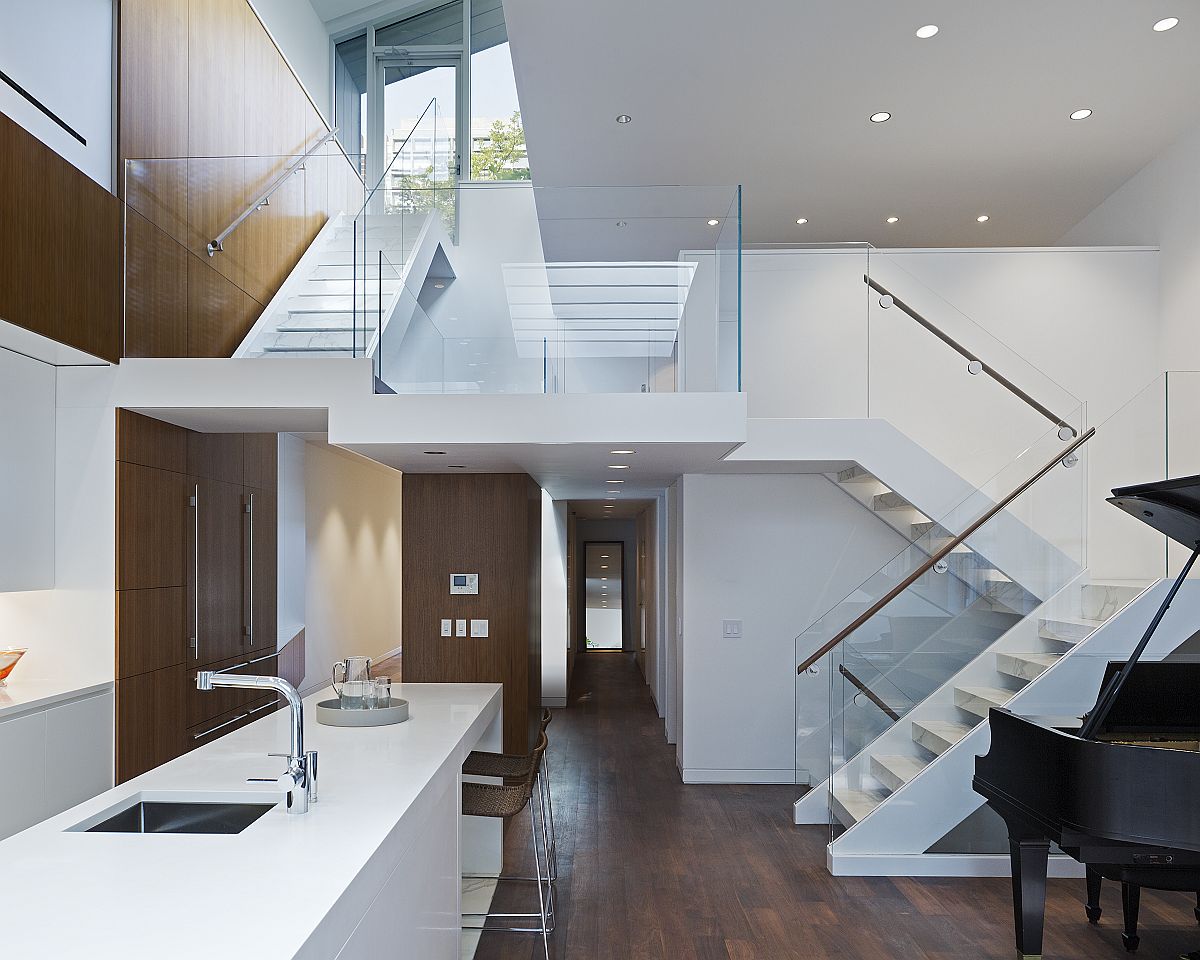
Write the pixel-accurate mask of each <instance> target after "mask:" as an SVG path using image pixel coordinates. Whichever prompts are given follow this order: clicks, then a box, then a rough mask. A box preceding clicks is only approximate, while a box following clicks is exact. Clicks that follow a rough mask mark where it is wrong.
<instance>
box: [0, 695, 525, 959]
mask: <svg viewBox="0 0 1200 960" xmlns="http://www.w3.org/2000/svg"><path fill="white" fill-rule="evenodd" d="M330 696H332V691H330V690H323V691H321V692H319V693H317V694H313V695H311V696H309V697H307V698H305V700H304V713H305V744H306V747H307V749H309V750H316V751H317V752H318V754H319V765H318V771H319V772H318V790H319V796H318V801H317V802H316V803H315V804H314V805H313V806H312V807H311V808H310V810H309V812H308V813H306V814H289V813H287V812H286V811H285V809H284V805H283V803H282V794H281V793H280V792H279V788H277V787H276V786H275V784H274V783H273V782H263V778H265V780H266V781H271V780H273V779H274V778H276V777H278V776H279V775H280V774H281V773H282V772H283V767H284V761H283V760H282V759H279V758H271V757H268V756H267V754H268V753H281V752H285V751H286V750H287V746H288V733H289V729H290V726H289V724H290V711H288V710H287V709H283V710H279V711H277V712H275V713H273V714H271V715H270V716H268V717H265V718H264V719H262V720H259V721H257V722H256V723H253V724H251V725H249V726H247V727H243V728H242V729H240V730H237V731H235V732H234V733H231V734H229V735H228V736H226V737H223V738H221V739H220V740H217V741H214V742H213V743H211V744H208V745H207V746H203V747H200V748H199V749H197V750H194V751H192V752H191V753H188V754H185V755H184V756H181V757H179V758H178V759H176V760H173V761H171V762H170V763H167V764H164V765H163V766H161V767H158V768H157V769H155V770H151V771H150V772H148V773H145V774H143V775H142V776H140V777H137V778H135V779H133V780H130V781H129V782H127V783H124V784H122V785H121V786H119V787H117V788H115V789H113V790H109V791H107V792H105V793H102V794H100V795H99V796H97V797H94V798H93V799H91V800H89V801H87V802H85V803H82V804H79V805H78V806H76V807H73V808H71V809H70V810H67V811H66V812H65V813H62V814H59V815H58V816H56V817H52V818H51V819H49V820H46V821H44V822H42V823H39V824H37V825H35V826H33V827H30V828H29V829H28V830H25V831H24V832H22V833H19V834H17V835H16V836H13V837H11V838H9V839H8V840H5V841H3V842H2V843H0V902H2V903H3V904H4V913H5V916H6V917H7V918H8V919H7V920H6V922H5V924H4V928H3V931H2V932H0V956H4V957H5V958H12V960H26V958H31V960H32V958H42V957H59V956H64V957H65V956H87V957H89V958H91V960H110V958H111V960H117V958H120V960H132V958H137V960H151V958H153V960H159V958H163V957H171V958H172V960H191V958H195V960H202V958H203V960H217V958H220V960H234V958H242V957H246V958H250V957H253V958H255V960H293V958H302V960H334V958H337V960H365V958H376V957H385V956H387V957H391V956H396V957H401V956H403V957H413V958H420V960H442V958H444V960H457V958H458V957H459V949H460V947H459V939H460V906H459V904H460V897H461V883H460V876H461V873H462V871H463V869H464V862H465V868H466V869H470V870H473V871H481V872H495V871H496V870H498V868H499V857H500V832H499V830H498V829H490V828H491V827H492V826H498V824H497V825H492V824H488V823H481V822H479V821H471V820H469V821H466V824H465V826H466V829H464V828H463V826H464V825H463V822H462V818H461V817H460V815H459V810H460V802H461V801H460V798H461V791H460V788H459V784H460V781H461V765H462V762H463V760H464V759H465V758H466V756H467V754H468V753H469V752H470V751H471V750H472V749H475V748H476V747H480V748H483V749H499V746H500V729H501V723H500V714H501V709H500V707H501V687H500V685H499V684H492V683H476V684H396V685H394V687H393V696H395V697H402V698H403V699H405V700H407V701H408V702H409V707H410V717H411V718H410V719H409V720H408V721H406V722H404V723H400V724H396V725H393V726H386V727H365V728H353V727H327V726H323V725H320V724H318V723H316V720H315V706H316V702H317V701H318V700H321V699H327V698H329V697H330ZM139 798H140V799H144V800H148V801H171V800H186V801H193V802H194V801H202V802H230V801H240V802H244V803H269V804H275V806H273V807H272V808H271V809H270V810H269V811H268V812H266V813H265V814H264V815H262V816H261V817H260V818H259V819H257V820H255V821H254V822H253V823H251V824H250V825H249V826H248V827H246V828H245V829H244V830H243V831H242V832H241V833H236V834H229V835H206V834H138V833H88V832H83V831H80V830H72V829H71V828H73V827H78V826H80V825H84V826H86V825H89V824H91V823H93V822H95V821H97V820H100V819H103V818H104V815H106V814H108V813H110V812H112V813H115V812H116V811H118V810H120V809H123V808H125V807H127V806H128V805H129V804H130V803H131V802H133V801H135V800H137V799H139ZM477 827H478V829H476V828H477Z"/></svg>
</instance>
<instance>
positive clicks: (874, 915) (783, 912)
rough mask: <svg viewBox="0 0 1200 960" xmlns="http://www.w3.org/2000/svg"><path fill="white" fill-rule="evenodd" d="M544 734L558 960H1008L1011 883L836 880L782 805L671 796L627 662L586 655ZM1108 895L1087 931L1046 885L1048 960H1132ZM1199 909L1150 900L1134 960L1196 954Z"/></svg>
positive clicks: (789, 790)
mask: <svg viewBox="0 0 1200 960" xmlns="http://www.w3.org/2000/svg"><path fill="white" fill-rule="evenodd" d="M548 732H549V736H550V751H551V757H552V767H551V772H552V774H553V778H554V779H553V789H554V812H555V814H556V819H557V823H558V857H559V870H560V875H561V879H560V881H559V917H558V927H557V929H556V930H555V932H554V934H553V936H552V938H551V955H552V956H553V957H555V958H556V960H751V958H753V960H794V958H806V960H807V958H814V960H815V958H833V957H845V958H879V960H883V958H889V960H895V958H905V960H907V958H913V960H950V958H952V957H953V958H962V957H972V958H997V960H1001V958H1003V960H1009V958H1010V957H1011V956H1012V954H1013V947H1012V906H1011V899H1010V894H1009V881H1008V880H1005V879H988V880H910V879H894V880H893V879H887V878H838V877H831V876H830V875H829V873H828V872H827V871H826V869H825V850H824V840H825V830H824V828H818V827H795V826H793V825H792V824H791V822H790V821H789V819H788V811H789V809H790V805H791V800H792V799H793V796H794V792H795V791H794V788H793V787H791V786H786V785H785V786H723V785H722V786H702V785H685V784H682V783H680V781H679V774H678V771H677V770H676V767H675V748H674V747H673V746H671V745H669V744H667V743H666V741H665V739H664V736H663V724H662V721H661V720H660V719H659V718H658V716H657V715H656V713H655V711H654V708H653V705H652V703H651V701H650V695H649V691H648V689H647V687H646V685H645V684H644V682H643V681H642V676H641V673H640V672H639V670H638V667H637V665H636V663H635V662H634V660H633V658H632V657H631V656H629V655H626V654H617V653H591V654H582V655H580V656H579V657H578V658H577V659H576V663H575V673H574V677H573V683H572V687H571V692H570V700H569V706H568V708H567V709H565V710H556V711H555V712H554V721H553V723H552V724H551V725H550V728H549V731H548ZM527 823H528V821H527V820H526V819H525V818H524V817H519V818H517V821H516V825H514V827H513V828H512V829H510V831H509V835H508V837H507V838H506V865H507V869H508V870H509V871H510V872H525V871H529V872H531V871H532V857H531V855H530V853H529V834H528V827H527ZM504 887H505V889H504V890H503V891H502V893H501V895H500V896H499V897H497V901H496V905H495V909H504V910H511V909H514V908H516V909H528V906H529V902H530V900H529V898H530V897H532V896H533V890H532V887H531V885H528V884H507V885H504ZM522 887H524V888H525V889H520V888H522ZM513 888H517V889H513ZM1104 890H1105V896H1104V901H1103V906H1104V917H1103V919H1102V920H1101V923H1100V926H1098V927H1091V926H1089V925H1088V924H1087V923H1086V922H1085V921H1084V918H1083V906H1082V899H1081V898H1082V894H1083V882H1082V881H1081V880H1080V881H1073V880H1072V881H1066V880H1063V881H1051V884H1050V892H1049V895H1048V898H1047V919H1046V954H1045V955H1046V957H1047V960H1050V958H1057V960H1085V958H1087V960H1094V958H1096V957H1111V958H1113V960H1116V958H1119V957H1125V956H1128V954H1126V953H1125V950H1124V949H1123V948H1122V946H1121V940H1120V915H1121V908H1120V896H1119V890H1118V888H1117V886H1116V885H1115V884H1111V883H1106V884H1105V887H1104ZM534 904H535V908H536V901H534ZM1192 906H1193V901H1192V899H1191V898H1190V897H1189V896H1186V895H1183V894H1158V893H1154V892H1152V891H1145V892H1144V893H1143V895H1142V909H1141V925H1140V932H1141V936H1142V945H1141V950H1140V955H1141V956H1143V957H1147V958H1164V957H1175V956H1177V955H1179V954H1180V953H1182V952H1186V951H1189V950H1194V949H1196V948H1197V947H1200V931H1198V930H1197V929H1196V927H1195V925H1194V923H1195V921H1194V919H1193V914H1192ZM541 956H542V945H541V942H540V938H538V937H536V936H532V935H524V934H504V933H491V934H485V935H484V937H483V939H482V941H481V943H480V946H479V950H478V952H477V953H476V957H477V958H478V960H501V958H503V960H527V958H528V960H534V958H537V957H541Z"/></svg>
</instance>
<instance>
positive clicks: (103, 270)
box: [0, 114, 121, 362]
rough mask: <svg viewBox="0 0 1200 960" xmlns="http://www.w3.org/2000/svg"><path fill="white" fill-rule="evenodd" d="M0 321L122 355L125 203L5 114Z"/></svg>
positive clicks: (0, 136) (0, 167) (0, 138)
mask: <svg viewBox="0 0 1200 960" xmlns="http://www.w3.org/2000/svg"><path fill="white" fill-rule="evenodd" d="M0 224H3V230H0V319H3V320H7V321H9V322H10V323H15V324H17V325H18V326H22V327H25V328H26V329H27V330H33V331H34V332H36V333H40V334H42V335H43V336H47V337H50V338H51V339H53V340H57V341H59V342H60V343H65V344H68V345H70V346H72V347H78V348H79V349H80V350H84V351H86V352H88V353H90V354H93V355H95V356H97V357H100V358H102V359H104V360H111V361H114V362H115V361H116V360H118V359H119V358H120V356H121V204H120V203H119V201H118V200H117V199H116V197H114V196H113V195H112V194H110V193H109V192H108V191H107V190H105V189H104V188H103V187H101V186H100V185H99V184H97V183H96V182H95V181H94V180H93V179H92V178H91V177H89V176H87V175H86V174H84V173H82V172H80V171H79V170H78V169H76V168H75V167H74V166H72V165H71V164H70V163H68V162H67V161H66V160H64V159H63V158H62V157H60V156H59V155H58V154H57V153H55V152H54V151H53V150H51V149H50V148H49V147H47V146H45V145H44V144H43V143H42V142H41V141H40V140H38V139H37V138H35V137H33V136H30V134H28V133H27V132H26V131H25V129H24V128H23V127H21V126H19V125H18V124H16V123H14V122H13V121H12V120H10V119H9V118H8V117H6V116H4V115H3V114H0Z"/></svg>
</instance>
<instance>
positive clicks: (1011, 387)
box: [863, 276, 1079, 440]
mask: <svg viewBox="0 0 1200 960" xmlns="http://www.w3.org/2000/svg"><path fill="white" fill-rule="evenodd" d="M863 280H864V282H865V283H866V284H867V286H868V287H870V288H871V289H872V290H874V291H875V292H876V293H878V294H879V295H880V297H881V298H882V299H881V300H880V306H883V307H885V308H886V307H890V306H897V307H899V308H900V309H901V310H903V311H904V312H905V313H907V314H908V315H909V316H910V317H912V319H913V320H915V321H917V323H919V324H920V325H921V326H923V327H924V328H925V329H926V330H928V331H929V332H930V333H932V334H933V335H934V336H935V337H937V338H938V339H939V340H941V341H942V343H944V344H946V346H948V347H950V349H951V350H954V351H955V352H956V353H958V354H959V355H960V356H962V357H964V358H965V359H966V361H967V371H968V372H970V373H986V374H987V375H988V376H989V377H991V378H992V379H993V380H995V381H996V382H997V383H998V384H1000V386H1002V387H1004V389H1005V390H1007V391H1008V392H1009V393H1011V394H1013V396H1015V397H1018V398H1019V399H1021V400H1022V401H1023V402H1024V403H1026V404H1028V405H1029V406H1030V407H1032V408H1033V409H1034V410H1036V411H1037V412H1038V413H1040V414H1041V415H1042V416H1043V417H1045V418H1046V419H1047V420H1049V421H1050V422H1051V423H1052V424H1054V425H1055V426H1056V427H1058V438H1059V439H1060V440H1070V439H1071V438H1072V437H1076V436H1078V435H1079V431H1078V430H1076V429H1075V428H1074V427H1072V426H1071V425H1070V424H1069V423H1068V422H1067V419H1066V417H1060V416H1059V415H1058V414H1057V413H1055V412H1054V411H1053V410H1051V409H1050V408H1049V407H1047V406H1044V405H1043V404H1041V403H1039V402H1038V401H1037V400H1034V399H1033V397H1031V396H1030V395H1029V394H1028V393H1026V392H1025V391H1024V390H1022V389H1021V388H1020V387H1018V386H1017V385H1016V384H1015V383H1013V382H1012V381H1011V380H1009V379H1008V377H1006V376H1004V374H1002V373H1000V372H999V371H998V370H996V368H995V367H992V366H990V365H989V364H987V363H986V362H985V361H984V360H982V359H980V358H979V357H977V356H975V354H973V353H972V352H971V351H970V350H968V349H967V348H966V347H964V346H963V345H962V344H961V343H959V342H958V341H957V340H955V339H954V338H953V337H952V336H950V335H949V334H948V333H946V332H945V331H944V330H942V329H941V328H940V327H939V326H937V324H935V323H934V322H933V321H932V320H929V319H927V318H925V317H923V316H921V314H919V313H917V311H916V310H914V309H913V308H912V307H910V306H909V305H908V304H907V303H905V302H904V301H903V300H901V299H900V298H899V297H897V296H896V295H895V294H894V293H892V292H891V291H890V290H888V288H887V287H885V286H883V285H882V284H880V283H877V282H876V281H875V280H873V279H871V277H869V276H864V277H863ZM885 300H886V303H885V302H884V301H885Z"/></svg>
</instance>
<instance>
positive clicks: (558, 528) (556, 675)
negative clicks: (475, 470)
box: [542, 490, 571, 707]
mask: <svg viewBox="0 0 1200 960" xmlns="http://www.w3.org/2000/svg"><path fill="white" fill-rule="evenodd" d="M570 642H571V641H570V637H569V634H568V633H567V503H566V501H565V500H560V501H555V500H554V498H553V497H551V496H550V494H549V493H547V492H546V491H545V490H543V491H542V705H543V706H547V707H565V706H566V705H567V647H568V646H569V645H570Z"/></svg>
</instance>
